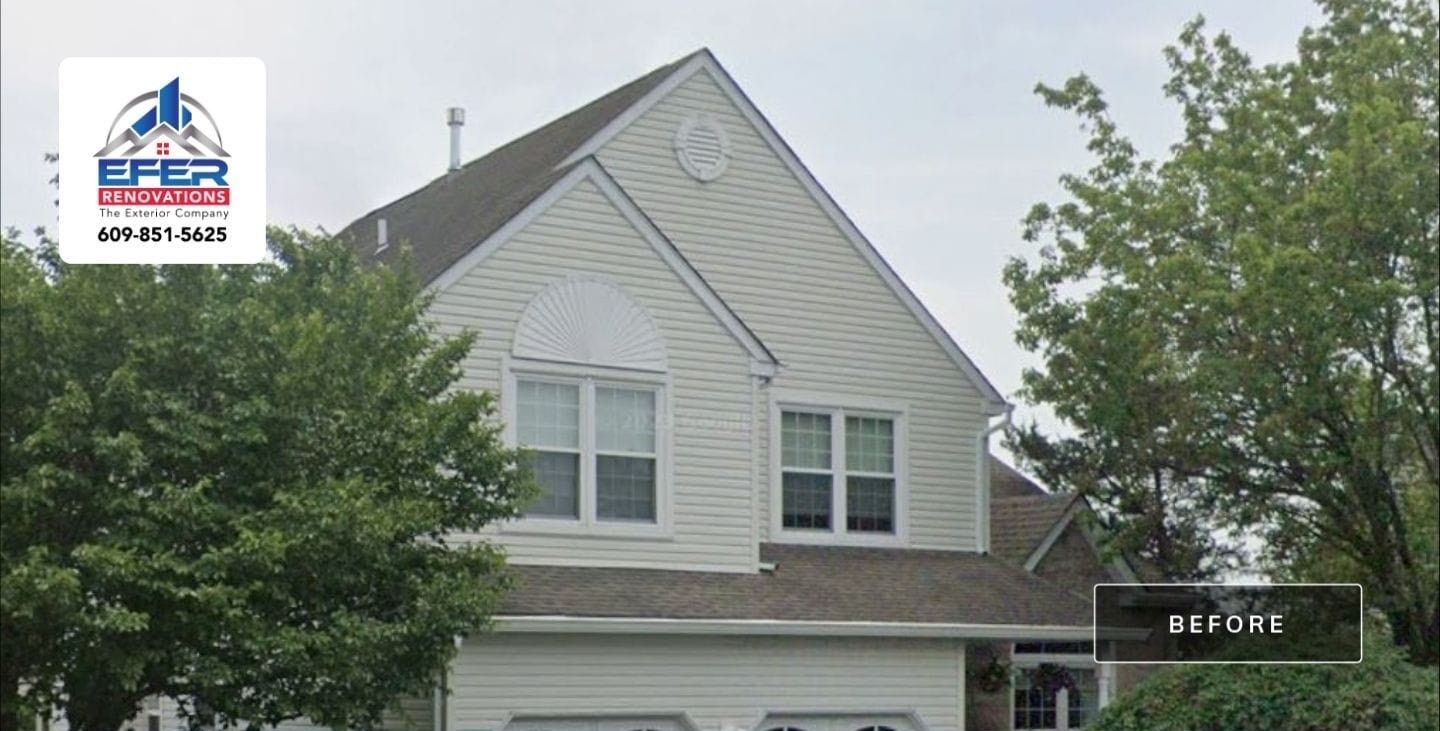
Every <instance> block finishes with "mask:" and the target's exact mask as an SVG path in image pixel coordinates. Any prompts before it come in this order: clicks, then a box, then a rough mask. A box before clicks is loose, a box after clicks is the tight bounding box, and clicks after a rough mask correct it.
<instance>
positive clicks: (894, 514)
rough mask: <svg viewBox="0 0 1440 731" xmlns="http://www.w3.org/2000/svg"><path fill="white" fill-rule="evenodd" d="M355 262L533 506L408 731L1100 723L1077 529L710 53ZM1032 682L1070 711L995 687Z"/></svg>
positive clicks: (458, 169)
mask: <svg viewBox="0 0 1440 731" xmlns="http://www.w3.org/2000/svg"><path fill="white" fill-rule="evenodd" d="M450 121H451V125H452V127H451V129H452V132H454V133H455V135H454V136H452V140H453V139H454V138H455V136H458V131H459V124H460V123H462V122H463V115H462V114H460V113H458V110H455V111H454V112H452V115H451V120H450ZM341 236H342V237H344V238H345V239H347V240H348V241H349V242H350V243H351V245H353V246H354V247H355V248H356V249H357V251H359V252H361V254H362V255H364V256H366V257H370V258H373V260H375V261H377V262H382V263H383V262H391V261H395V260H397V259H398V258H399V257H402V256H407V257H408V258H409V260H410V261H411V262H412V265H413V266H414V267H415V268H416V269H417V270H418V272H419V273H420V275H421V276H422V277H423V278H424V279H425V280H426V281H427V282H428V284H429V287H430V288H431V289H432V291H433V292H434V296H435V299H434V302H433V306H432V316H433V317H434V319H435V321H436V322H437V323H438V324H439V326H440V328H441V329H442V330H444V331H446V332H455V331H459V330H460V329H462V328H463V329H472V330H476V331H478V332H479V339H478V340H477V342H476V344H475V346H474V349H473V351H472V352H471V353H470V354H469V357H468V358H467V359H466V361H465V373H464V377H463V380H462V386H463V387H465V388H472V389H485V390H489V391H493V392H495V393H497V394H498V395H499V398H500V403H501V411H502V415H503V418H504V422H505V428H506V438H507V439H508V440H510V441H511V442H512V443H514V444H517V445H521V446H524V447H527V448H528V449H530V450H532V454H533V459H534V469H535V471H536V475H537V478H538V480H539V481H540V483H541V484H542V486H543V488H544V492H543V496H542V497H541V498H540V499H539V500H538V501H536V502H535V503H534V504H533V505H531V506H530V508H529V511H528V513H527V514H526V516H525V517H524V518H523V519H519V520H515V521H512V522H509V523H507V524H505V525H501V526H496V527H494V528H493V530H489V531H487V532H486V533H484V534H482V535H476V536H473V537H470V538H473V539H475V540H489V541H494V542H496V543H497V544H500V545H502V546H504V548H505V549H506V551H507V552H508V555H509V557H510V563H511V564H512V567H513V573H514V574H515V577H516V588H515V589H514V591H513V592H512V593H511V594H510V596H509V598H508V599H507V600H506V602H505V604H504V607H503V609H502V611H501V613H500V616H498V617H497V620H496V622H495V627H494V630H495V631H494V632H493V633H486V634H481V635H477V636H474V637H465V638H460V639H459V640H458V642H459V643H460V644H459V651H458V656H457V657H456V659H455V660H454V662H453V663H452V665H451V666H450V667H449V668H448V669H447V671H446V672H445V674H444V678H443V688H442V689H441V690H440V691H437V693H436V695H435V697H434V698H433V699H427V700H426V701H423V702H421V701H417V702H416V703H412V704H409V705H407V709H408V711H409V713H408V714H407V719H408V724H407V725H412V726H413V725H419V726H421V727H424V726H427V725H428V726H430V727H431V728H433V729H434V731H682V730H683V731H721V730H724V731H740V730H742V729H743V730H754V731H770V730H771V729H781V730H785V731H861V730H867V731H921V730H932V731H940V730H944V729H962V728H965V729H1011V728H1066V727H1072V728H1073V727H1078V726H1079V725H1083V722H1084V721H1085V718H1086V717H1087V714H1088V713H1089V712H1092V711H1093V708H1094V707H1096V706H1097V705H1099V704H1101V703H1103V702H1104V701H1105V699H1106V698H1107V697H1108V696H1109V695H1110V693H1111V691H1112V687H1111V686H1112V685H1113V676H1112V674H1111V673H1110V672H1109V670H1108V668H1110V667H1112V666H1097V665H1095V664H1094V663H1093V662H1091V660H1090V657H1091V655H1090V652H1091V646H1090V644H1089V643H1090V642H1091V639H1092V628H1091V609H1090V601H1089V592H1088V588H1087V587H1086V586H1084V582H1087V581H1090V580H1091V579H1092V578H1096V577H1100V576H1109V575H1111V574H1110V573H1109V572H1111V571H1112V570H1113V569H1114V568H1115V567H1113V566H1111V565H1109V564H1107V563H1105V562H1104V561H1102V560H1101V558H1100V554H1099V553H1098V552H1096V551H1095V549H1094V546H1093V542H1092V541H1090V540H1088V539H1087V538H1086V537H1085V535H1084V534H1083V531H1081V530H1080V528H1079V526H1078V524H1076V522H1075V516H1076V515H1077V514H1079V513H1080V512H1081V511H1082V510H1083V501H1077V500H1076V499H1073V498H1065V497H1054V496H1048V495H1045V494H1043V491H1039V489H1038V488H1034V486H1033V485H1030V484H1029V483H1028V482H1026V481H1024V480H1023V478H1020V477H1019V476H1018V475H1017V474H1013V473H1011V472H1007V471H1006V469H1008V468H1002V467H1003V466H1002V467H996V466H993V465H995V464H996V463H994V462H993V461H992V458H991V457H990V454H989V449H988V437H989V435H990V434H992V433H994V432H995V431H997V430H998V429H1000V428H1002V427H1003V426H1004V425H1005V424H1006V422H1007V420H1008V409H1009V407H1008V405H1007V403H1006V401H1005V399H1004V397H1003V396H1002V395H1001V394H1000V393H999V392H998V391H997V390H996V389H995V387H994V386H993V385H992V384H991V383H990V381H988V380H986V378H985V376H984V375H983V374H981V372H980V371H979V369H978V368H976V366H975V364H974V363H972V362H971V361H970V359H969V358H968V357H966V355H965V353H964V352H963V351H962V350H961V348H960V347H959V346H958V345H957V344H956V343H955V342H954V341H953V340H952V339H951V337H950V335H949V334H948V333H946V331H945V330H944V328H943V327H941V325H940V324H939V323H938V322H937V321H936V320H935V318H934V317H933V316H932V315H931V314H930V313H929V312H928V311H927V310H926V309H925V307H924V305H923V304H922V303H921V302H920V301H919V300H918V299H917V298H916V296H915V294H914V293H913V292H911V291H910V289H908V288H907V287H906V285H905V284H904V282H902V281H900V279H899V278H898V277H897V276H896V274H895V272H894V271H893V270H892V269H891V268H890V267H889V266H888V265H887V264H886V262H885V260H884V259H883V258H882V256H881V255H880V253H879V251H878V250H877V249H876V247H875V246H874V245H872V243H871V242H870V241H868V240H867V239H866V238H865V237H864V235H863V234H861V232H860V231H859V230H857V228H856V227H855V225H854V224H853V223H852V222H851V221H850V220H849V219H848V218H847V217H846V216H845V214H844V212H843V211H841V209H840V208H839V206H838V205H837V204H836V202H835V201H834V200H833V199H831V197H830V196H829V194H828V193H826V191H825V189H824V188H823V187H822V186H821V185H820V183H819V182H818V181H816V180H815V178H814V177H813V176H812V175H811V174H810V172H809V171H808V170H807V169H806V168H805V166H804V165H803V164H802V163H801V162H800V161H799V160H798V159H797V158H796V156H795V153H794V151H793V150H791V149H790V147H789V146H788V145H787V144H786V143H785V141H784V140H783V139H781V137H780V136H779V134H778V133H777V132H776V130H775V129H774V128H773V127H772V126H771V125H770V123H769V122H768V121H767V120H766V118H765V117H764V116H763V115H762V114H761V113H760V111H759V110H758V109H757V108H756V107H755V105H754V104H753V102H752V101H751V100H750V99H749V98H748V97H747V96H746V95H745V93H744V92H743V91H741V89H740V88H739V87H738V86H737V85H736V83H735V81H734V79H732V78H731V77H730V75H729V74H728V73H727V72H726V71H725V69H724V68H723V67H721V65H720V63H719V62H718V61H717V60H716V58H715V57H714V56H713V55H712V54H711V53H710V52H709V51H708V50H701V51H698V52H695V53H693V54H690V55H688V56H686V57H684V58H681V59H679V60H677V61H675V62H674V63H671V64H669V65H666V66H663V67H661V68H658V69H656V70H654V71H652V72H650V73H648V74H646V75H644V76H642V77H640V78H639V79H636V80H634V81H632V82H630V83H628V84H626V85H624V86H622V87H620V88H618V89H615V90H614V91H611V92H610V93H608V94H605V95H604V96H602V97H600V98H599V99H596V100H594V101H592V102H590V103H589V104H586V105H585V106H583V107H580V108H579V109H576V110H575V111H573V112H571V113H569V114H567V115H565V116H563V117H561V118H559V119H557V120H555V121H553V122H551V123H549V124H547V125H545V126H543V127H541V128H539V129H537V130H535V131H533V132H531V133H529V134H527V135H525V136H523V137H521V138H519V139H517V140H515V141H513V142H510V143H509V144H506V145H504V146H502V147H500V148H498V149H496V150H494V151H492V152H490V153H488V154H486V155H485V156H483V157H481V158H479V159H477V160H475V161H473V162H470V163H468V164H465V165H463V166H462V165H460V164H459V161H458V154H455V153H453V152H452V165H451V170H449V171H448V172H446V173H445V174H444V175H442V176H440V177H438V178H436V179H435V180H434V181H432V182H431V183H429V184H428V185H426V186H424V187H423V188H421V189H419V190H417V191H415V192H413V193H411V194H409V195H407V196H405V197H403V198H400V199H399V200H396V201H394V202H392V203H389V204H387V205H384V206H382V207H380V208H378V209H376V210H374V211H372V212H370V213H369V214H367V215H365V216H363V217H361V218H360V219H358V220H356V221H355V222H353V223H352V224H350V225H349V226H348V227H347V228H345V229H344V231H343V232H342V233H341ZM992 472H998V474H995V475H993V476H992ZM1021 483H1024V484H1021ZM1027 485H1028V487H1027ZM1031 488H1033V490H1032V489H1031ZM1012 492H1014V493H1016V494H1011V493H1012ZM992 493H993V495H992ZM462 538H464V537H462ZM1075 552H1081V553H1079V554H1078V555H1072V554H1074V553H1075ZM1077 566H1081V567H1083V568H1082V569H1077V568H1076V567H1077ZM1039 664H1047V665H1054V664H1064V665H1069V666H1071V667H1072V668H1073V670H1074V675H1075V677H1076V678H1077V682H1076V683H1075V686H1074V689H1073V690H1066V691H1062V692H1060V693H1055V692H1046V691H1042V690H1039V689H1034V688H1030V687H1028V686H1027V685H1026V683H1027V680H1026V678H1027V677H1028V676H1027V674H1026V673H1025V672H1020V671H1016V672H1010V671H1008V670H1007V669H1006V668H1008V667H1012V666H1013V667H1014V668H1017V669H1023V668H1025V667H1030V666H1038V665H1039ZM995 669H999V670H1000V671H1001V674H1000V675H998V676H997V674H996V673H995V672H993V671H994V670H995ZM987 671H988V672H989V674H988V675H987V674H986V672H987ZM997 677H998V683H997V682H995V681H996V680H997ZM982 686H984V687H982ZM1057 703H1059V704H1061V706H1062V707H1061V709H1059V710H1057V708H1056V704H1057ZM1070 709H1073V710H1070Z"/></svg>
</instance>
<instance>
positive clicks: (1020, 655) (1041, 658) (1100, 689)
mask: <svg viewBox="0 0 1440 731" xmlns="http://www.w3.org/2000/svg"><path fill="white" fill-rule="evenodd" d="M1041 665H1059V666H1061V667H1065V668H1075V669H1078V670H1090V671H1093V672H1094V673H1095V686H1096V692H1097V693H1098V694H1099V698H1098V699H1097V703H1096V709H1097V710H1098V709H1101V708H1104V707H1105V706H1106V705H1109V703H1110V685H1111V683H1112V682H1113V677H1112V675H1111V674H1112V673H1113V672H1114V667H1115V666H1114V665H1112V664H1109V663H1105V664H1101V663H1097V662H1095V656H1094V654H1093V653H1079V654H1071V653H1041V652H1016V651H1015V645H1014V644H1013V643H1012V644H1011V645H1010V667H1011V669H1012V670H1033V669H1035V668H1038V667H1040V666H1041ZM1008 695H1009V698H1008V701H1009V703H1008V705H1009V709H1010V710H1009V714H1008V716H1007V717H1008V718H1009V719H1010V721H1009V723H1010V726H1011V728H1012V729H1014V726H1015V678H1014V676H1013V675H1012V676H1011V678H1010V689H1009V693H1008ZM1061 701H1064V705H1063V706H1062V705H1061ZM1055 704H1056V712H1055V729H1057V730H1061V729H1069V728H1070V716H1069V711H1068V708H1069V704H1070V698H1069V691H1066V690H1064V689H1061V691H1060V693H1059V694H1058V695H1057V696H1056V699H1055ZM1060 708H1066V709H1067V711H1066V715H1065V719H1064V722H1063V723H1062V722H1061V719H1060V711H1059V709H1060ZM1082 728H1083V727H1082ZM1015 731H1043V730H1036V729H1017V730H1015Z"/></svg>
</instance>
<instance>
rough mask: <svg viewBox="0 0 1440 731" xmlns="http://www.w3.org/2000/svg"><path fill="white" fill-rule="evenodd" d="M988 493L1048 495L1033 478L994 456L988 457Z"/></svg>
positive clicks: (1017, 495) (999, 494) (1015, 495)
mask: <svg viewBox="0 0 1440 731" xmlns="http://www.w3.org/2000/svg"><path fill="white" fill-rule="evenodd" d="M990 494H991V495H992V496H993V497H1023V496H1026V495H1049V494H1050V493H1048V492H1046V491H1045V488H1043V487H1040V485H1039V484H1037V483H1036V482H1035V481H1034V480H1031V479H1030V478H1029V477H1026V476H1025V475H1022V474H1020V472H1019V471H1018V470H1016V469H1015V468H1014V467H1011V466H1010V465H1008V464H1005V463H1004V462H1001V461H1000V460H999V459H997V458H996V457H991V458H990Z"/></svg>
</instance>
